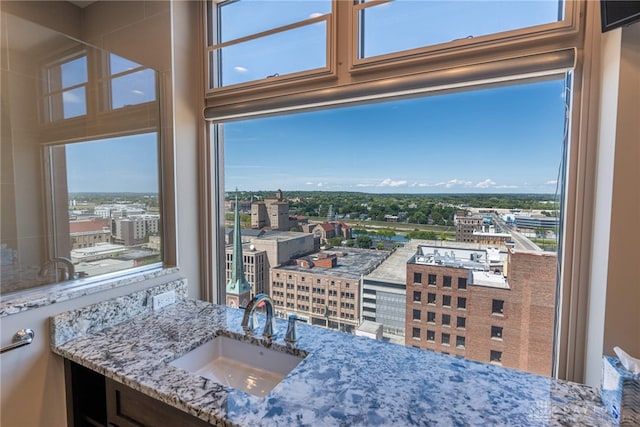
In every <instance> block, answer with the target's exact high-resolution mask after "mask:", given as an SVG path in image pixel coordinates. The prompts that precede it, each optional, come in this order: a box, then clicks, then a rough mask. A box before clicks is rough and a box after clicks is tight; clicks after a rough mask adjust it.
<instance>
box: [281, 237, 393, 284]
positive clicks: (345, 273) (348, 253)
mask: <svg viewBox="0 0 640 427" xmlns="http://www.w3.org/2000/svg"><path fill="white" fill-rule="evenodd" d="M297 234H300V233H297ZM321 253H324V254H338V257H337V258H338V264H337V265H336V266H335V267H333V268H323V267H317V266H316V267H313V268H304V267H300V266H298V265H285V266H282V267H278V268H277V269H278V270H285V271H295V272H300V273H310V274H320V275H326V276H339V277H344V278H345V279H356V280H358V279H360V276H362V275H363V274H368V273H369V272H370V271H372V270H373V269H375V268H376V267H378V266H379V265H380V263H382V261H384V259H385V258H387V257H388V256H389V252H387V251H376V250H370V249H356V248H340V249H339V250H330V251H321V252H316V253H314V254H311V255H309V256H306V257H301V258H302V259H313V258H314V256H317V255H318V254H321Z"/></svg>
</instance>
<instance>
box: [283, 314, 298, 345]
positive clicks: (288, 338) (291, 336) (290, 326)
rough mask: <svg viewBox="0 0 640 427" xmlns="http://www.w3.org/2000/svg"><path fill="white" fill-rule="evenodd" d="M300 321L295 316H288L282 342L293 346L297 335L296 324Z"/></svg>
mask: <svg viewBox="0 0 640 427" xmlns="http://www.w3.org/2000/svg"><path fill="white" fill-rule="evenodd" d="M301 320H302V319H300V318H299V317H298V316H296V315H295V314H290V315H289V323H287V333H286V334H285V336H284V341H285V342H286V343H287V344H294V343H295V342H296V341H297V339H298V333H297V330H296V322H300V321H301Z"/></svg>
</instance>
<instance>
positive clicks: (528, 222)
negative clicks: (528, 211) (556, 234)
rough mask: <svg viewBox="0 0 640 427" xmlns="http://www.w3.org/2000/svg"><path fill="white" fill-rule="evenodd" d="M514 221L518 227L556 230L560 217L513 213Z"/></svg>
mask: <svg viewBox="0 0 640 427" xmlns="http://www.w3.org/2000/svg"><path fill="white" fill-rule="evenodd" d="M514 222H515V224H516V227H518V228H519V229H523V228H524V229H528V230H535V229H537V228H542V229H544V230H556V231H557V230H558V225H559V224H560V219H559V218H556V217H547V216H543V215H540V216H538V215H535V216H534V215H515V219H514Z"/></svg>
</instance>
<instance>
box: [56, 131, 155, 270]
mask: <svg viewBox="0 0 640 427" xmlns="http://www.w3.org/2000/svg"><path fill="white" fill-rule="evenodd" d="M64 149H65V155H66V174H67V189H68V200H66V201H65V202H66V203H67V205H68V206H69V231H70V234H69V236H57V237H56V238H57V239H69V241H70V245H69V246H70V248H71V256H70V259H71V262H72V263H73V265H74V269H75V273H76V275H77V276H78V277H87V276H96V275H100V274H105V273H111V272H114V271H121V270H126V269H129V268H133V267H138V266H142V265H146V264H150V263H154V262H160V261H161V255H160V254H161V228H160V205H159V186H158V176H159V172H158V142H157V134H155V133H149V134H142V135H132V136H127V137H119V138H110V139H103V140H96V141H89V142H81V143H75V144H68V145H66V146H65V147H64ZM53 166H54V167H57V166H59V165H56V164H54V165H53ZM54 191H55V188H54ZM59 197H60V195H58V196H57V197H56V198H57V200H58V201H60V199H59Z"/></svg>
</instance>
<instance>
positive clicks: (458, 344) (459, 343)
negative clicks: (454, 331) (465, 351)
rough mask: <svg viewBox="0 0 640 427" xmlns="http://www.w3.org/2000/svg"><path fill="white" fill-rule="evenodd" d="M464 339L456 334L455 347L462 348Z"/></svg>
mask: <svg viewBox="0 0 640 427" xmlns="http://www.w3.org/2000/svg"><path fill="white" fill-rule="evenodd" d="M464 343H465V339H464V337H463V336H460V335H458V336H456V347H458V348H464Z"/></svg>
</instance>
